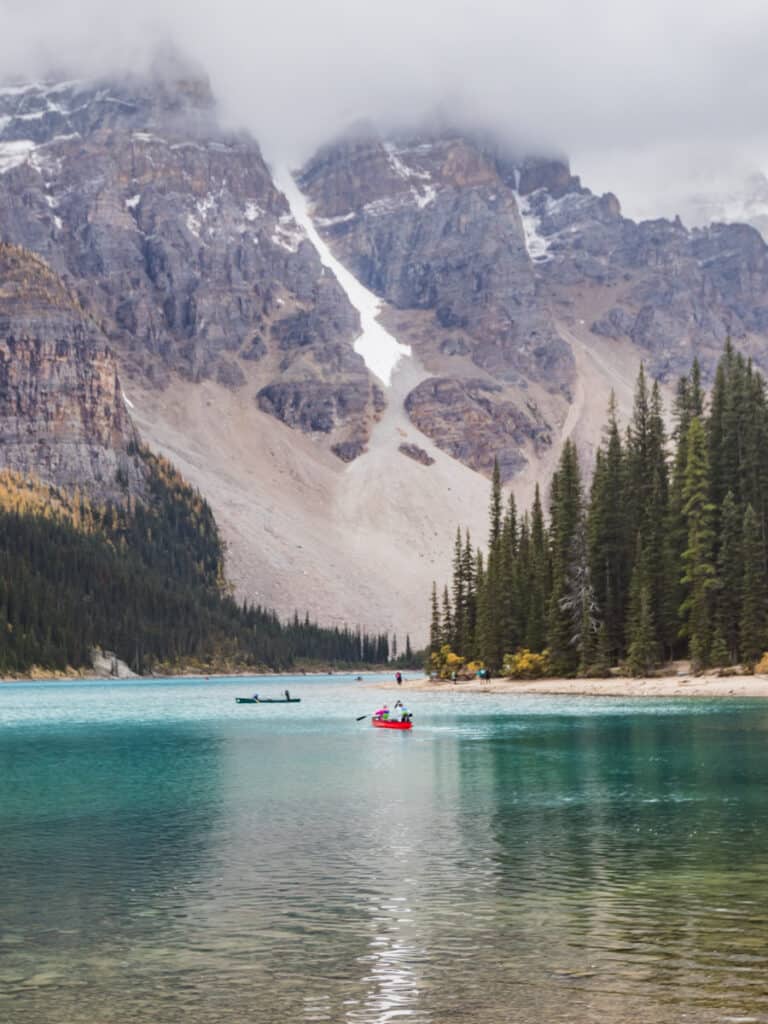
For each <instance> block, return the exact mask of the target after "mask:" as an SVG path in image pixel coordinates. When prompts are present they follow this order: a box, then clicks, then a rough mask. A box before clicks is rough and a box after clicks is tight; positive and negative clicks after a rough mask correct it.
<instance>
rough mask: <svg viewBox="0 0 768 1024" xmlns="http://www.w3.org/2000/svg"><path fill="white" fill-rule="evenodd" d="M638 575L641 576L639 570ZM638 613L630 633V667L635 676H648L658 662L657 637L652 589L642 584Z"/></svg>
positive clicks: (638, 596) (640, 586) (638, 595)
mask: <svg viewBox="0 0 768 1024" xmlns="http://www.w3.org/2000/svg"><path fill="white" fill-rule="evenodd" d="M637 571H638V575H639V569H638V570H637ZM636 607H637V611H636V614H635V617H634V621H633V624H632V629H631V632H630V641H629V650H628V657H627V661H628V665H629V670H630V672H631V673H632V675H633V676H647V675H650V674H651V673H652V672H653V669H654V667H655V665H656V660H657V654H656V650H657V646H656V635H655V628H654V622H653V613H652V611H651V589H650V587H649V586H648V585H647V584H640V585H639V588H638V590H637V597H636Z"/></svg>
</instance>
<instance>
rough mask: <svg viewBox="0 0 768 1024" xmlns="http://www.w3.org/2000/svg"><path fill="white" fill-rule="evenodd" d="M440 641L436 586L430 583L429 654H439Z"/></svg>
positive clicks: (433, 582)
mask: <svg viewBox="0 0 768 1024" xmlns="http://www.w3.org/2000/svg"><path fill="white" fill-rule="evenodd" d="M441 641H442V636H441V624H440V607H439V605H438V603H437V584H436V583H435V581H434V580H433V581H432V615H431V618H430V624H429V653H430V654H439V652H440V644H441Z"/></svg>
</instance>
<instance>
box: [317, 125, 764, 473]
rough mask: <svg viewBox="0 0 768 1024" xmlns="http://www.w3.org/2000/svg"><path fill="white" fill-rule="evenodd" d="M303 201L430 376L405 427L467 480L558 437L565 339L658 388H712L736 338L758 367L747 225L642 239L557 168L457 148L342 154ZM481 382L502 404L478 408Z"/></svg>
mask: <svg viewBox="0 0 768 1024" xmlns="http://www.w3.org/2000/svg"><path fill="white" fill-rule="evenodd" d="M301 184H302V187H303V188H304V190H305V191H306V192H307V193H308V194H309V196H310V197H311V199H312V201H313V203H314V209H315V213H316V219H317V223H318V225H319V227H320V229H321V231H322V232H323V233H324V235H325V237H326V239H327V241H328V242H329V244H331V245H332V247H333V248H334V250H335V251H336V253H337V254H338V255H339V256H340V258H341V259H343V260H344V262H346V263H347V264H348V265H349V266H350V268H351V269H353V270H354V272H355V274H356V275H357V276H358V277H359V278H360V279H361V280H362V281H363V282H364V283H365V284H366V285H367V286H368V287H369V288H371V289H372V290H373V291H375V292H376V293H377V294H379V295H381V296H383V297H384V298H386V299H387V300H388V301H389V302H390V303H391V304H392V306H393V307H395V309H396V310H397V315H396V316H394V315H393V320H394V321H395V322H396V325H397V328H398V331H399V334H398V336H399V337H401V338H402V339H403V340H404V339H405V338H406V337H407V340H408V341H409V342H410V343H411V344H412V345H414V347H415V349H416V351H417V352H418V354H419V356H420V357H421V358H422V360H423V362H424V363H425V364H426V365H427V366H428V367H430V368H431V369H432V370H433V371H434V372H435V379H434V380H433V381H432V382H431V383H430V384H429V385H422V386H421V387H420V388H419V389H418V390H417V391H416V392H414V393H413V394H412V395H411V396H410V397H409V399H408V402H407V408H408V410H409V413H410V414H411V417H412V419H413V422H414V423H415V424H416V425H417V426H419V428H420V429H422V430H423V431H424V432H425V433H427V434H428V435H429V436H430V437H431V438H432V439H433V440H434V441H435V442H436V443H437V444H438V445H440V446H441V447H443V448H445V450H448V451H451V452H452V453H453V454H455V455H456V457H457V458H460V459H462V461H465V462H466V463H467V464H468V465H470V466H473V467H474V468H478V469H481V470H486V469H487V464H488V462H489V460H491V461H492V459H493V454H494V453H496V454H497V455H498V456H499V458H500V461H501V463H502V465H503V467H505V476H506V478H507V479H510V478H511V477H512V476H513V475H514V474H515V473H516V472H517V471H519V469H520V468H521V467H522V466H523V465H524V464H525V460H526V459H527V458H531V457H532V456H533V457H536V453H537V451H540V450H541V449H542V447H543V446H546V444H547V441H548V438H549V437H550V436H551V435H553V434H555V433H556V432H557V427H558V424H559V423H562V421H563V419H564V418H565V410H566V409H567V406H568V402H569V400H570V396H571V393H572V389H573V385H574V363H573V359H572V353H571V348H570V345H569V344H568V342H567V334H568V329H569V328H573V327H577V328H578V326H579V325H586V326H585V330H584V331H583V332H582V335H583V334H585V333H586V334H588V332H589V331H590V330H591V332H592V335H593V337H595V336H598V337H601V338H607V339H610V340H611V341H615V342H619V341H621V342H629V343H630V344H631V346H632V347H633V348H634V349H635V350H636V351H639V352H640V354H641V356H642V358H643V360H644V361H645V362H646V364H647V365H648V368H649V369H650V371H651V373H652V374H654V375H656V376H660V377H661V378H670V377H673V376H674V375H676V374H678V373H680V372H683V371H685V370H687V368H688V367H689V366H690V363H691V361H692V359H693V357H694V356H698V357H699V359H700V361H701V363H702V366H703V369H704V372H705V375H708V374H710V373H711V372H712V369H713V367H714V363H715V361H716V359H717V358H718V356H719V354H720V352H721V350H722V345H723V342H724V340H725V338H726V336H727V335H729V334H730V336H731V337H733V338H734V339H735V340H738V342H739V343H740V346H741V347H742V348H745V349H747V350H748V351H749V353H750V354H752V355H753V356H754V357H755V358H756V359H757V360H758V361H760V362H762V363H763V365H766V363H768V348H766V345H765V343H764V339H765V335H766V334H767V333H768V249H766V245H765V243H764V242H763V240H762V238H761V237H760V235H759V234H758V233H757V232H756V231H755V230H754V229H752V228H750V227H747V226H745V225H713V226H711V227H709V228H702V229H695V230H692V231H688V230H686V229H685V228H684V227H683V225H682V224H681V223H680V221H679V220H676V221H665V220H656V221H646V222H642V223H635V222H634V221H631V220H629V219H627V218H625V217H623V216H622V214H621V208H620V205H619V202H618V200H617V199H616V197H615V196H613V195H612V194H610V193H608V194H606V195H602V196H596V195H594V194H593V193H592V192H590V191H589V190H588V189H586V188H583V187H582V185H581V183H580V181H579V179H578V178H577V177H574V176H573V175H572V174H571V172H570V169H569V167H568V164H567V162H566V161H564V160H559V159H533V158H530V157H518V156H515V155H510V154H508V153H505V152H503V151H501V150H500V149H498V148H496V147H494V146H493V145H489V144H488V142H487V141H483V142H482V143H481V142H476V141H473V140H471V139H468V138H466V137H461V136H453V135H443V136H439V137H428V136H424V137H421V138H406V139H398V140H391V139H385V138H379V137H376V136H375V135H373V134H371V135H369V136H368V137H365V138H359V139H345V140H342V141H341V142H339V143H337V144H333V145H330V146H327V147H325V148H324V149H322V150H321V151H320V152H318V153H317V155H316V156H315V157H314V158H313V159H312V160H310V161H309V162H308V164H307V165H306V166H305V168H304V170H303V173H302V177H301ZM586 343H587V344H589V341H588V338H587V340H586ZM478 371H480V372H481V373H482V374H483V375H484V377H483V378H482V379H483V380H485V382H486V384H491V383H492V384H493V385H494V388H495V389H496V390H495V391H493V392H489V391H488V390H485V391H483V392H481V391H480V390H478V388H479V384H480V381H481V378H480V377H478V376H477V374H478ZM467 378H469V379H467ZM451 382H452V383H451ZM529 389H533V390H535V395H534V394H533V392H532V391H530V392H529ZM526 392H529V394H528V395H526ZM491 394H492V396H493V397H492V403H491V404H492V406H493V407H492V408H486V409H484V410H483V406H482V403H481V404H480V405H478V401H479V400H480V398H481V395H482V402H487V401H490V400H491ZM501 424H505V426H501ZM524 446H525V448H524ZM531 446H532V447H531Z"/></svg>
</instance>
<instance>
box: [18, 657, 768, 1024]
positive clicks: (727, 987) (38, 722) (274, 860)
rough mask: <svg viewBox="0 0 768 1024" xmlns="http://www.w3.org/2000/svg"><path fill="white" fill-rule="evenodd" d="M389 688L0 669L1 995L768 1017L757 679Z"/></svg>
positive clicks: (158, 1019)
mask: <svg viewBox="0 0 768 1024" xmlns="http://www.w3.org/2000/svg"><path fill="white" fill-rule="evenodd" d="M286 685H288V686H289V687H290V689H291V691H292V692H293V693H295V694H296V695H298V696H301V697H302V703H301V704H295V705H288V706H280V705H274V706H271V707H270V706H249V705H237V704H236V703H235V702H234V697H235V695H238V694H239V695H248V694H250V693H252V692H253V691H254V689H257V690H258V691H259V692H260V693H261V694H262V695H264V696H268V695H271V694H272V693H274V694H276V693H277V692H278V691H279V690H280V689H282V688H283V687H284V686H286ZM382 696H385V697H386V696H391V697H392V698H394V697H395V696H396V687H394V686H393V687H392V692H391V694H388V693H386V692H385V693H384V694H382V692H381V691H380V690H377V689H371V688H369V687H368V686H367V685H365V684H362V685H361V684H360V683H354V682H353V681H352V680H351V677H346V678H343V677H339V676H334V677H300V678H296V679H290V680H284V679H279V680H278V679H274V678H272V679H267V680H264V679H260V680H256V681H254V680H227V681H213V680H212V681H210V682H205V681H189V680H185V681H167V682H164V681H158V680H153V681H152V682H147V683H144V682H140V683H136V682H130V683H114V684H112V683H101V684H23V685H3V686H2V687H0V837H1V839H0V841H1V843H2V846H1V847H0V893H1V894H2V896H1V897H0V898H1V900H2V902H1V903H0V1021H3V1022H4V1024H113V1022H114V1024H134V1022H136V1024H138V1022H141V1024H169V1022H175V1021H179V1022H182V1021H183V1022H184V1024H214V1022H216V1024H219V1022H222V1021H232V1022H256V1024H262V1022H263V1024H271V1022H274V1024H293V1022H309V1021H331V1022H350V1024H374V1022H377V1024H378V1022H388V1021H401V1020H402V1021H408V1022H414V1024H415V1022H419V1024H422V1022H423V1024H426V1022H432V1024H450V1022H452V1021H456V1022H467V1024H479V1022H483V1024H488V1022H497V1021H498V1022H515V1024H534V1022H537V1024H538V1022H592V1021H594V1022H597V1021H600V1022H606V1021H607V1022H611V1024H617V1022H619V1024H620V1022H645V1021H653V1022H658V1024H666V1022H670V1024H671V1022H681V1021H692V1022H698V1024H700V1022H710V1021H732V1022H737V1021H747V1020H749V1021H768V951H767V950H768V815H767V814H766V802H767V801H766V797H767V795H768V742H767V741H768V703H761V702H757V701H754V702H735V701H731V702H728V701H720V702H715V701H695V700H690V699H680V700H666V701H664V702H662V701H654V700H619V699H600V700H598V699H593V698H583V699H582V698H560V697H557V698H555V697H552V698H547V697H525V696H521V697H518V698H515V697H509V696H491V695H480V696H477V697H473V696H469V695H466V694H450V693H448V694H441V695H426V694H415V695H412V696H411V699H410V701H409V702H410V704H411V707H412V709H413V710H414V713H415V714H414V722H415V727H414V729H413V731H412V733H410V734H408V733H396V732H391V731H385V730H376V729H372V728H371V727H370V724H369V722H368V721H362V722H355V717H356V716H357V715H361V714H363V713H365V712H370V711H371V710H372V709H373V708H374V707H375V706H376V704H377V702H378V700H379V699H380V698H381V697H382Z"/></svg>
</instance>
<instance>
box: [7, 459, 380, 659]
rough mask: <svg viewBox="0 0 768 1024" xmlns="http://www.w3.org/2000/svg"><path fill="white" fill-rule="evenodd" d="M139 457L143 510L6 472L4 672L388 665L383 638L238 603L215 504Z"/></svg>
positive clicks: (156, 462) (161, 464) (162, 464)
mask: <svg viewBox="0 0 768 1024" xmlns="http://www.w3.org/2000/svg"><path fill="white" fill-rule="evenodd" d="M137 453H138V454H139V456H140V457H141V459H142V461H143V462H144V464H145V468H146V472H147V481H148V493H149V497H148V500H147V501H146V502H141V501H137V500H135V499H133V498H129V499H128V501H127V502H125V503H124V504H122V505H114V504H107V505H101V506H97V505H95V504H93V503H92V502H91V501H90V500H89V499H88V498H87V497H86V496H85V495H83V494H81V493H79V492H74V493H68V492H67V491H65V490H62V489H60V488H55V487H50V486H46V485H43V484H40V483H39V482H37V481H35V480H30V479H26V478H24V477H22V476H19V475H18V474H14V473H12V472H8V471H6V472H3V473H0V673H3V674H16V673H24V672H27V671H28V670H29V669H30V668H31V667H32V666H33V665H38V666H42V667H45V668H49V669H65V668H67V667H68V666H72V667H82V666H87V665H89V664H90V652H91V650H92V649H93V648H94V647H103V648H107V649H109V650H110V651H114V652H115V654H116V655H117V657H118V658H120V659H122V660H123V661H125V662H127V663H128V664H129V665H131V667H132V668H133V669H134V670H135V671H138V672H141V673H144V672H149V671H151V670H152V669H153V668H155V667H159V666H162V667H163V668H164V669H168V668H174V667H179V668H180V667H183V666H185V665H189V664H199V665H203V666H210V667H211V668H212V669H213V668H230V669H231V668H236V667H242V668H253V669H257V668H269V669H286V668H289V667H290V666H291V665H293V664H294V662H295V661H296V659H306V660H308V661H312V660H316V661H322V662H333V663H349V664H360V663H362V662H363V661H382V660H386V657H387V655H388V643H387V638H386V636H383V637H369V636H361V635H360V634H359V633H358V632H356V631H353V630H351V629H346V628H345V629H343V630H339V629H332V630H329V629H323V628H320V627H318V626H317V625H315V624H314V623H311V622H309V621H308V620H306V619H305V620H300V619H299V618H298V616H296V617H295V618H294V620H293V621H292V622H290V623H288V624H283V623H281V622H280V621H279V620H278V618H277V616H276V615H275V614H274V613H273V612H272V611H269V610H267V609H263V608H260V607H253V606H241V605H239V604H238V603H237V602H236V601H234V599H233V598H232V597H231V596H230V594H229V592H228V589H227V586H226V584H225V581H224V574H223V547H222V542H221V539H220V536H219V533H218V529H217V527H216V523H215V520H214V518H213V515H212V513H211V510H210V508H209V506H208V504H207V502H206V501H205V500H204V499H203V498H202V497H201V496H200V494H199V493H198V492H196V491H195V490H194V489H193V488H191V487H190V486H189V485H188V484H187V483H186V482H185V481H184V480H183V479H182V477H181V476H180V475H179V474H178V473H177V472H176V471H175V470H174V468H173V467H172V466H171V464H170V463H169V462H167V461H166V460H165V459H162V458H159V457H158V456H156V455H153V454H152V453H151V452H150V451H149V450H148V449H146V448H143V447H141V448H138V449H137Z"/></svg>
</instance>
